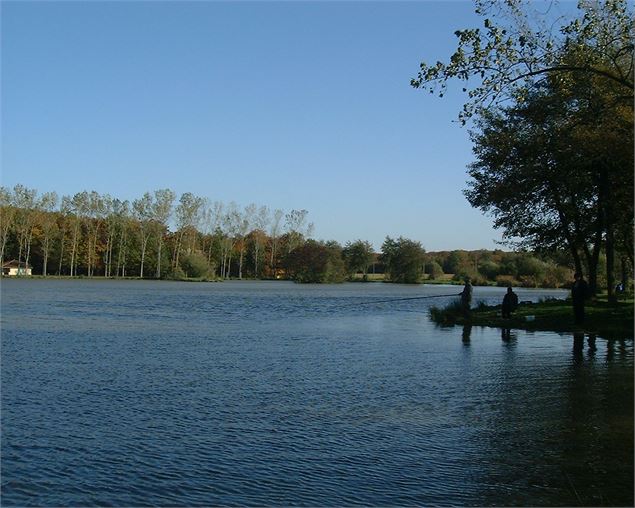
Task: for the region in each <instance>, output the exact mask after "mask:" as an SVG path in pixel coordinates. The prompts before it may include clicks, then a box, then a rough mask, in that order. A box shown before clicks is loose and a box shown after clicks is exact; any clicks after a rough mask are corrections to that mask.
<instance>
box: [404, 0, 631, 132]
mask: <svg viewBox="0 0 635 508" xmlns="http://www.w3.org/2000/svg"><path fill="white" fill-rule="evenodd" d="M475 3H476V13H477V14H479V15H481V16H482V17H483V18H484V19H483V27H482V28H469V29H463V30H457V31H456V32H455V36H456V37H457V39H458V47H457V49H456V51H455V52H454V54H453V55H452V56H451V57H450V59H449V61H448V62H447V63H443V62H436V63H434V64H429V63H426V62H422V63H421V64H420V70H419V73H418V75H417V77H416V78H414V79H412V80H411V85H412V86H413V87H415V88H421V89H423V90H425V91H428V92H430V93H438V95H439V96H440V97H442V96H443V94H444V93H445V90H446V87H447V83H448V82H449V81H454V80H458V81H463V82H464V83H465V88H463V91H464V92H465V93H466V94H467V99H468V100H467V102H466V103H465V105H464V106H463V110H462V112H461V113H460V114H459V118H460V120H461V121H462V122H463V123H465V121H466V120H467V119H468V118H470V117H471V116H473V115H474V114H478V113H479V112H480V111H481V110H482V109H483V108H487V107H489V106H492V105H498V104H501V103H503V102H504V101H505V100H508V99H510V98H511V99H513V100H514V101H517V102H520V101H523V100H524V97H525V94H526V91H527V89H528V88H530V87H531V86H533V85H534V84H535V83H536V82H539V81H540V80H541V79H543V78H544V77H546V76H550V75H551V76H556V77H557V78H560V77H561V76H563V77H564V78H565V79H573V80H588V79H590V78H592V77H597V78H599V79H602V80H603V81H605V82H607V83H611V84H613V85H614V86H616V87H618V88H619V89H620V90H621V94H622V95H624V96H626V97H627V98H629V99H628V100H629V101H630V102H632V100H633V67H632V60H633V22H632V19H633V15H632V6H631V4H630V3H629V2H628V0H604V1H598V2H580V3H579V4H578V13H577V16H576V17H575V18H573V19H570V20H568V21H567V20H566V19H563V20H556V21H559V22H561V23H563V24H561V25H560V26H558V23H554V19H553V18H552V17H550V9H546V10H545V11H544V12H539V11H538V9H532V7H533V6H532V3H531V2H528V1H523V0H498V1H497V0H476V2H475ZM567 54H575V56H576V59H575V61H573V62H571V61H567V60H566V59H565V58H563V55H567Z"/></svg>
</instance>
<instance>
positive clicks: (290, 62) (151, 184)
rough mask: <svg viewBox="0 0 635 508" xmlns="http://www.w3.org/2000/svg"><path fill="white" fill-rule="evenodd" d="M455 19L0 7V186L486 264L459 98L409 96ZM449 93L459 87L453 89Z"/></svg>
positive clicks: (356, 8) (191, 5)
mask: <svg viewBox="0 0 635 508" xmlns="http://www.w3.org/2000/svg"><path fill="white" fill-rule="evenodd" d="M480 23H481V21H480V20H479V18H477V17H476V15H475V14H474V13H473V4H472V3H471V2H462V1H449V2H426V1H421V2H403V3H401V2H278V3H276V2H3V3H2V185H4V186H7V187H13V186H14V185H15V184H16V183H22V184H24V185H26V186H28V187H31V188H36V189H38V191H39V192H45V191H56V192H57V193H58V194H60V195H72V194H74V193H76V192H80V191H82V190H96V191H98V192H100V193H104V194H105V193H108V194H110V195H112V196H114V197H118V198H120V199H135V198H137V197H139V196H141V195H142V194H143V193H144V192H146V191H153V190H155V189H160V188H166V187H169V188H171V189H173V190H174V191H176V192H177V193H178V194H181V193H183V192H193V193H195V194H197V195H199V196H204V197H208V198H210V199H212V200H219V201H223V202H226V203H227V202H230V201H235V202H237V203H239V204H240V205H243V206H244V205H247V204H249V203H252V202H254V203H257V204H259V205H260V204H264V205H267V206H269V207H271V208H281V209H283V210H285V211H289V210H291V209H293V208H296V209H301V208H305V209H307V210H308V211H309V218H310V220H311V221H313V222H314V223H315V233H314V236H315V237H316V238H319V239H324V240H328V239H334V240H337V241H339V242H341V243H345V242H346V241H349V240H355V239H358V238H361V239H364V240H369V241H371V242H372V243H373V244H374V245H375V247H376V248H380V246H381V243H382V241H383V239H384V238H385V236H386V235H390V236H393V237H397V236H400V235H402V236H405V237H408V238H412V239H414V240H417V241H420V242H421V243H422V244H423V246H424V247H425V248H426V249H427V250H442V249H458V248H465V249H477V248H495V247H496V244H495V240H496V239H499V238H500V235H499V233H498V232H496V231H494V230H493V229H492V228H491V220H490V219H488V218H486V217H483V216H482V214H481V213H480V212H479V211H478V210H474V209H472V208H471V207H470V206H469V204H468V203H467V201H466V200H465V198H464V197H463V195H462V192H461V191H462V189H463V188H465V182H466V180H467V176H466V165H467V164H468V163H469V162H470V161H471V159H472V155H471V144H470V142H469V136H468V130H467V128H464V127H461V126H460V125H459V124H458V123H456V122H455V120H456V118H457V114H458V112H459V110H460V107H461V104H462V101H463V94H461V93H456V92H451V93H449V94H448V95H446V96H445V97H444V98H443V99H439V98H438V97H435V96H432V95H428V94H425V93H423V92H421V91H417V90H414V89H412V88H411V87H410V85H409V81H410V78H412V77H414V76H415V75H416V73H417V70H418V65H419V62H420V61H421V60H427V61H432V62H434V61H436V60H445V59H447V57H448V56H449V55H450V54H451V53H452V51H453V49H454V47H455V36H454V35H453V33H454V31H455V30H456V29H459V28H465V27H468V26H476V25H479V24H480ZM457 89H458V87H457Z"/></svg>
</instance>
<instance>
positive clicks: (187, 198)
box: [172, 192, 204, 270]
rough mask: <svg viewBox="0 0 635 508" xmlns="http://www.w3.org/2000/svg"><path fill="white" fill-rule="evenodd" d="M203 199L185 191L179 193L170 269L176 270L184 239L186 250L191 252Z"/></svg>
mask: <svg viewBox="0 0 635 508" xmlns="http://www.w3.org/2000/svg"><path fill="white" fill-rule="evenodd" d="M203 204H204V200H203V199H202V198H199V197H197V196H195V195H194V194H192V193H191V192H186V193H184V194H182V195H181V198H180V199H179V204H178V205H177V206H176V210H175V215H176V227H177V230H176V242H175V245H174V253H173V256H172V269H173V270H176V269H177V267H178V266H179V258H180V255H181V250H182V248H183V244H184V240H185V241H186V242H185V243H187V245H186V252H188V253H189V252H191V251H192V249H193V242H194V241H195V239H196V236H195V231H196V229H197V227H198V226H199V222H200V220H201V211H202V209H203Z"/></svg>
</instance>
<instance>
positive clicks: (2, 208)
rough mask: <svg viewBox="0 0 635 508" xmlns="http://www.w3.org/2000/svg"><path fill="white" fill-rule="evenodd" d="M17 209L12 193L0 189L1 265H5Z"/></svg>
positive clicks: (2, 188)
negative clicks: (7, 247) (5, 254)
mask: <svg viewBox="0 0 635 508" xmlns="http://www.w3.org/2000/svg"><path fill="white" fill-rule="evenodd" d="M15 216H16V208H15V206H13V200H12V196H11V191H10V190H9V189H7V188H5V187H0V265H2V264H3V263H4V253H5V249H6V246H7V240H8V238H9V232H10V231H11V229H12V228H13V226H14V220H15Z"/></svg>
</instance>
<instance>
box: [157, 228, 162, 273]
mask: <svg viewBox="0 0 635 508" xmlns="http://www.w3.org/2000/svg"><path fill="white" fill-rule="evenodd" d="M157 241H158V242H159V245H158V247H157V271H156V278H157V279H160V278H161V246H162V245H163V241H162V238H161V235H159V237H158V238H157Z"/></svg>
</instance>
